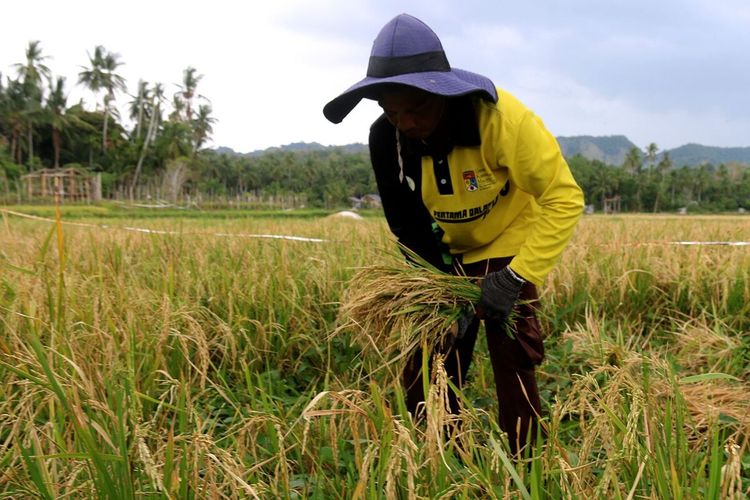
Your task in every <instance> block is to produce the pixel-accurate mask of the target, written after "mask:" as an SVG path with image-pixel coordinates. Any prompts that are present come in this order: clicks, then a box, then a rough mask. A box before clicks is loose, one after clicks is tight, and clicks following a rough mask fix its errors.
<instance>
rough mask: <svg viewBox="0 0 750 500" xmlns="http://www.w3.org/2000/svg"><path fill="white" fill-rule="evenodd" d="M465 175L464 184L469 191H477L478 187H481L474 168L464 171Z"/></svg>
mask: <svg viewBox="0 0 750 500" xmlns="http://www.w3.org/2000/svg"><path fill="white" fill-rule="evenodd" d="M463 176H464V186H466V190H467V191H476V190H477V189H479V183H478V182H477V176H476V175H475V174H474V171H473V170H466V171H465V172H464V173H463Z"/></svg>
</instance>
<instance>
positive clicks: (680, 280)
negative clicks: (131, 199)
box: [0, 207, 750, 499]
mask: <svg viewBox="0 0 750 500" xmlns="http://www.w3.org/2000/svg"><path fill="white" fill-rule="evenodd" d="M94 208H97V207H70V208H64V210H63V211H62V216H61V218H60V219H59V220H58V222H57V223H56V222H55V220H54V219H53V220H52V221H51V222H46V221H39V220H30V219H26V218H20V217H16V216H14V215H11V214H8V213H7V212H4V215H3V223H2V224H1V225H0V249H1V250H0V380H2V383H1V384H0V464H1V466H0V492H2V493H0V494H2V496H5V497H9V498H19V497H41V498H62V497H74V498H93V497H107V498H135V497H138V498H141V497H155V498H207V497H220V496H221V497H228V498H244V497H248V498H384V497H385V498H603V497H611V498H644V497H645V498H709V499H717V498H742V497H743V496H746V495H748V494H749V493H750V443H749V440H748V437H749V436H750V421H749V420H748V415H750V397H749V396H750V386H748V380H750V343H749V341H748V338H747V335H745V332H747V331H748V329H749V328H750V306H748V304H749V303H750V253H748V251H747V248H746V247H719V246H707V247H683V246H675V245H671V244H670V241H672V240H682V239H686V240H704V241H717V240H733V239H745V240H747V239H748V238H747V235H748V234H750V222H749V221H748V219H747V218H744V217H740V216H712V217H708V216H687V217H676V216H672V217H668V216H610V217H603V216H599V215H595V216H589V217H584V218H583V219H582V221H581V224H580V226H579V228H578V230H577V232H576V234H575V236H574V238H573V240H572V241H571V244H570V246H569V247H568V249H567V251H566V253H565V254H564V256H563V258H562V261H561V263H560V265H559V266H558V267H557V269H556V270H555V271H554V272H553V274H552V275H551V276H550V277H549V279H548V280H547V282H546V284H545V287H544V289H543V290H542V295H543V310H542V320H543V323H544V327H545V331H546V332H547V334H548V337H547V339H546V347H547V357H546V361H545V363H544V364H543V365H542V366H541V367H540V370H539V378H540V389H541V394H542V398H543V405H544V412H543V413H544V415H543V422H544V428H545V430H546V434H547V438H546V443H545V444H541V443H540V444H539V445H538V446H537V447H535V448H534V449H533V450H531V451H530V453H529V454H528V455H527V456H526V457H524V458H523V459H521V460H519V461H513V460H512V459H511V458H509V455H508V447H507V443H506V442H505V440H504V436H503V434H502V433H501V432H500V431H499V429H498V427H497V425H496V423H495V421H494V420H495V419H494V415H495V414H496V411H497V406H496V405H497V402H496V400H495V397H494V387H493V382H492V380H493V378H492V374H491V371H490V370H491V368H490V362H489V359H488V354H487V351H486V347H485V346H484V345H483V340H481V339H482V335H481V334H480V341H479V345H478V349H477V353H476V357H475V362H474V364H473V365H472V368H471V371H470V378H471V381H470V383H469V385H468V387H467V389H466V391H465V392H464V393H463V394H462V398H461V399H462V402H463V406H464V409H463V411H462V413H461V414H460V416H458V417H455V416H450V415H448V414H446V413H445V411H444V410H443V409H444V407H445V405H444V404H443V403H442V402H443V401H444V397H445V391H446V384H447V382H446V380H445V377H444V372H441V370H440V364H439V363H435V367H436V368H435V371H436V377H435V383H434V384H433V385H432V387H431V390H430V391H428V394H429V397H428V406H429V408H430V418H429V419H428V420H427V422H425V423H422V424H419V425H416V424H415V423H413V422H412V420H411V418H410V416H409V415H408V414H407V413H406V411H405V409H404V402H403V393H402V391H401V389H400V388H399V387H398V385H397V384H394V383H391V380H392V378H391V377H390V376H388V374H386V373H384V371H383V370H378V368H379V367H381V366H382V365H383V363H382V362H381V361H379V360H378V359H372V358H371V357H369V356H368V357H364V356H362V355H361V351H360V349H359V348H358V347H357V346H356V345H353V344H352V343H351V342H350V340H349V337H347V335H346V334H341V335H336V336H332V335H331V333H332V332H333V331H334V330H335V328H336V326H337V316H338V307H339V306H338V304H339V302H340V301H341V300H342V297H343V295H344V292H345V290H346V289H347V283H348V282H349V280H350V278H351V277H352V276H353V275H354V273H355V272H356V269H357V268H360V267H363V266H370V265H384V266H394V267H395V266H398V265H399V264H398V263H399V262H401V260H402V258H401V257H400V256H398V255H395V254H397V251H396V250H395V249H394V245H393V243H392V242H391V241H390V238H389V237H388V235H387V229H386V225H385V222H384V221H383V220H382V218H380V217H372V218H367V219H364V220H359V221H348V220H341V219H333V218H326V217H317V218H312V219H311V218H299V219H294V218H290V217H285V218H273V217H267V218H259V217H242V218H227V217H225V216H223V215H222V216H219V217H213V216H212V214H211V212H200V213H202V214H203V216H202V217H193V218H176V217H173V216H170V217H161V218H160V217H158V214H155V212H154V211H144V214H145V217H143V218H135V217H133V218H130V219H128V218H123V217H118V218H110V219H102V218H100V217H93V216H91V217H89V216H87V215H86V213H87V212H86V211H88V210H91V209H94ZM68 211H70V212H78V214H77V215H78V217H77V218H75V220H74V221H70V222H71V223H68V222H67V219H68V217H69V212H68ZM130 213H131V214H133V215H134V216H137V215H139V214H138V213H137V211H136V210H135V209H132V208H131V209H130ZM87 224H88V225H90V226H87ZM139 229H152V230H157V231H160V232H152V233H145V232H143V231H140V230H139ZM253 234H255V235H259V234H293V235H298V236H308V237H317V238H322V239H325V240H326V241H325V242H320V243H311V242H300V241H287V240H273V239H261V238H252V237H250V235H253ZM456 419H459V420H460V422H461V425H460V426H459V425H453V424H456V423H457V422H456Z"/></svg>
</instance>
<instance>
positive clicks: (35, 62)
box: [15, 40, 51, 165]
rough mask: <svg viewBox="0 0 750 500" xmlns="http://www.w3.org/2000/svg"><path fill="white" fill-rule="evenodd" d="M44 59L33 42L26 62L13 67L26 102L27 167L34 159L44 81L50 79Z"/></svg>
mask: <svg viewBox="0 0 750 500" xmlns="http://www.w3.org/2000/svg"><path fill="white" fill-rule="evenodd" d="M45 59H48V57H47V56H44V55H42V48H41V47H40V45H39V41H38V40H34V41H31V42H29V45H28V46H27V47H26V62H24V63H18V64H16V65H15V67H16V69H17V71H18V79H19V81H20V82H21V84H22V88H23V93H24V97H25V100H26V107H25V108H26V109H25V115H26V120H25V122H26V134H27V141H28V142H27V147H28V160H29V165H31V160H32V159H33V158H34V124H35V122H36V121H37V120H39V117H40V113H41V109H42V95H43V93H44V83H45V80H46V81H50V78H51V76H50V75H51V73H50V70H49V68H48V67H47V66H46V65H45V64H44V60H45Z"/></svg>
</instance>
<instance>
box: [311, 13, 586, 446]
mask: <svg viewBox="0 0 750 500" xmlns="http://www.w3.org/2000/svg"><path fill="white" fill-rule="evenodd" d="M363 98H367V99H373V100H376V101H377V102H378V103H379V104H380V106H381V107H382V108H383V115H382V116H380V117H379V118H378V119H377V120H376V121H375V122H374V123H373V124H372V126H371V128H370V138H369V147H370V157H371V160H372V166H373V169H374V171H375V178H376V181H377V184H378V190H379V191H380V196H381V198H382V201H383V209H384V211H385V216H386V219H387V221H388V225H389V227H390V229H391V231H392V232H393V234H394V235H395V236H396V237H397V238H398V240H399V242H400V243H401V244H403V245H404V246H406V247H407V248H409V249H411V250H412V251H414V252H415V253H417V254H418V255H420V256H421V257H422V258H424V259H425V260H427V261H428V262H430V263H431V264H433V265H435V266H437V267H439V268H441V269H443V270H445V271H449V272H451V271H452V272H456V273H465V274H467V275H470V276H477V277H483V279H482V280H481V289H482V294H481V299H480V301H479V303H478V304H476V308H475V311H476V315H474V314H473V313H472V315H471V316H467V317H466V318H464V321H460V322H459V323H460V327H459V328H458V330H459V331H458V332H457V336H456V339H455V342H454V343H453V344H452V346H450V347H447V348H446V352H445V353H444V355H445V368H446V371H447V372H448V375H449V377H450V378H451V380H452V381H453V383H454V384H455V385H456V386H457V387H459V388H460V387H461V386H462V385H463V384H464V382H465V378H466V374H467V372H468V369H469V364H470V362H471V357H472V352H473V350H474V344H475V341H476V338H477V331H478V328H479V321H480V319H483V320H484V322H485V330H486V333H487V345H488V347H489V353H490V358H491V361H492V368H493V372H494V378H495V386H496V392H497V397H498V403H499V408H500V415H499V423H500V427H501V428H502V429H503V430H504V431H505V432H506V433H507V435H508V439H509V441H510V445H511V449H512V451H513V452H514V453H518V452H519V451H520V450H521V449H522V448H523V446H524V445H525V444H526V443H527V442H528V440H529V439H530V438H533V437H535V436H536V432H537V429H536V428H537V424H536V423H537V420H536V419H537V416H538V415H539V414H540V413H541V404H540V399H539V391H538V389H537V383H536V377H535V373H534V367H535V366H536V365H538V364H539V363H541V361H542V359H543V358H544V346H543V343H542V334H541V332H540V327H539V322H538V320H537V317H536V311H537V309H538V307H539V303H538V292H537V287H538V286H540V285H541V284H542V282H543V280H544V278H545V277H546V276H547V274H548V273H549V272H550V271H551V270H552V268H553V267H554V265H555V262H556V261H557V260H558V258H559V257H560V254H561V253H562V251H563V249H564V248H565V245H566V244H567V242H568V240H569V239H570V237H571V235H572V233H573V229H574V227H575V225H576V223H577V221H578V219H579V217H580V215H581V212H582V209H583V195H582V192H581V189H580V188H579V187H578V185H577V184H576V182H575V180H574V179H573V176H572V175H571V173H570V169H569V168H568V165H567V164H566V162H565V160H564V158H563V156H562V154H561V153H560V149H559V146H558V144H557V142H556V141H555V138H554V137H553V136H552V135H551V134H550V133H549V132H548V131H547V129H546V128H545V127H544V124H543V123H542V121H541V120H540V119H539V118H538V117H537V116H535V115H534V114H533V113H532V112H531V111H530V110H529V109H528V108H526V107H525V106H524V105H523V104H522V103H521V102H519V101H518V99H516V98H515V97H513V96H512V95H511V94H509V93H508V92H505V91H504V90H501V89H498V88H496V87H495V85H494V84H493V83H492V82H491V81H490V80H489V79H488V78H486V77H484V76H481V75H478V74H476V73H470V72H468V71H464V70H460V69H457V68H452V67H451V66H450V64H449V63H448V60H447V58H446V55H445V52H444V51H443V47H442V44H441V43H440V40H439V39H438V37H437V35H436V34H435V33H434V32H433V31H432V30H431V29H430V28H429V27H428V26H427V25H426V24H424V23H423V22H422V21H420V20H419V19H416V18H414V17H412V16H410V15H407V14H401V15H399V16H396V17H395V18H393V19H392V20H391V21H390V22H388V24H386V25H385V26H384V27H383V28H382V29H381V31H380V33H379V34H378V36H377V37H376V38H375V41H374V43H373V46H372V51H371V53H370V59H369V64H368V67H367V76H366V77H365V78H364V79H362V80H361V81H359V82H357V83H355V84H354V85H353V86H351V87H350V88H349V89H348V90H346V91H345V92H344V93H343V94H341V95H339V96H338V97H336V98H335V99H333V100H332V101H330V102H329V103H328V104H326V105H325V107H324V109H323V113H324V114H325V116H326V118H327V119H328V120H330V121H331V122H333V123H340V122H341V121H342V120H343V119H344V118H345V117H346V115H347V114H349V112H350V111H351V110H352V109H353V108H354V107H355V106H356V105H357V104H358V103H359V101H360V100H361V99H363ZM514 310H515V314H512V315H511V311H514ZM506 327H507V329H506ZM420 356H421V355H420V354H417V355H415V356H414V358H413V359H412V361H411V362H410V363H409V364H408V366H407V368H406V370H405V371H404V374H403V383H404V386H405V389H406V398H407V406H408V409H409V411H410V412H411V413H412V415H414V416H415V417H416V416H417V415H418V412H419V411H420V410H421V408H422V407H423V405H420V403H421V402H422V401H424V394H423V385H422V381H421V369H420V368H421V362H420V359H419V357H420ZM451 409H452V411H454V412H457V411H458V401H457V398H456V396H455V394H452V395H451Z"/></svg>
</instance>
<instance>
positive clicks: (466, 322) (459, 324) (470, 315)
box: [450, 308, 476, 339]
mask: <svg viewBox="0 0 750 500" xmlns="http://www.w3.org/2000/svg"><path fill="white" fill-rule="evenodd" d="M475 317H476V313H475V312H474V310H473V309H471V308H465V309H464V310H463V311H461V314H460V315H459V316H458V318H457V319H456V322H455V323H453V324H452V325H451V328H450V333H451V335H453V336H454V337H455V338H457V339H462V338H464V335H466V332H467V331H468V330H469V327H470V326H471V324H472V323H473V322H474V318H475Z"/></svg>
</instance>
